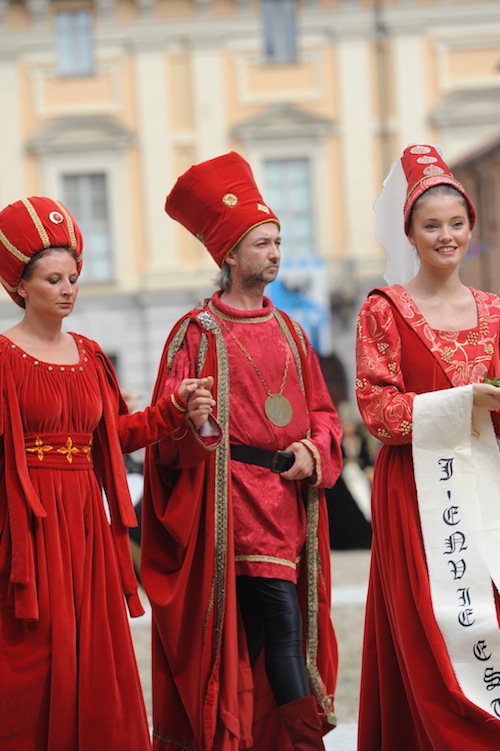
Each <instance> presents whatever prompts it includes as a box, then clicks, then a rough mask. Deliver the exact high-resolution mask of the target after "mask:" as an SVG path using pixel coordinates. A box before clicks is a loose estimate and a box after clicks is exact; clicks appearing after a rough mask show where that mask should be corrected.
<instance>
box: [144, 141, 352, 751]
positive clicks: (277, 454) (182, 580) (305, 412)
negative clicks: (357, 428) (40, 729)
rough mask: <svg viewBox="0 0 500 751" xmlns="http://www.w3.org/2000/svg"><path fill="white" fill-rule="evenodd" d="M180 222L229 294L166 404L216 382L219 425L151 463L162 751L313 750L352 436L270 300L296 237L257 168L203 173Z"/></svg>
mask: <svg viewBox="0 0 500 751" xmlns="http://www.w3.org/2000/svg"><path fill="white" fill-rule="evenodd" d="M166 211H167V213H168V214H169V215H170V216H171V217H172V218H174V219H176V220H177V221H179V222H180V223H181V224H182V225H183V226H184V227H186V228H187V229H188V230H189V231H190V232H192V234H194V235H195V236H197V237H198V238H200V239H201V240H202V242H203V243H204V244H205V246H206V247H207V250H208V251H209V252H210V254H211V255H212V257H213V258H214V259H215V261H216V262H217V264H218V265H219V267H220V269H221V271H220V273H219V279H218V281H219V287H220V289H219V290H218V291H217V292H216V293H215V294H214V295H213V296H212V298H210V299H209V300H206V301H205V302H204V303H203V304H201V305H200V307H198V308H196V309H194V310H191V311H190V312H188V313H187V314H186V315H185V316H183V318H182V319H181V320H180V321H179V322H178V323H177V324H176V325H175V326H174V328H173V330H172V332H171V334H170V336H169V338H168V340H167V343H166V346H165V350H164V353H163V356H162V360H161V364H160V369H159V373H158V378H157V382H156V387H155V391H154V397H153V400H154V401H156V400H157V399H159V398H160V397H161V395H162V394H163V393H164V391H165V390H166V389H167V390H168V389H170V388H171V386H170V384H171V383H178V382H179V378H182V377H184V376H185V375H193V376H194V375H197V376H199V377H205V376H210V377H213V378H214V389H213V394H214V397H215V399H216V407H215V409H214V414H213V416H211V417H210V418H209V419H208V420H207V422H206V424H205V426H204V428H203V429H202V430H201V431H200V432H199V433H197V432H196V431H195V430H194V429H191V426H190V424H189V421H188V423H187V428H186V427H184V428H183V430H182V431H181V430H178V431H175V432H174V433H173V435H172V437H171V439H168V440H165V441H162V442H161V443H159V444H158V445H157V446H155V447H154V448H152V449H151V450H150V451H148V453H147V456H146V476H145V496H144V501H143V543H142V555H143V560H142V578H143V583H144V586H145V588H146V591H147V594H148V596H149V598H150V600H151V604H152V609H153V637H152V638H153V725H154V729H153V734H154V748H155V749H156V751H172V749H190V750H191V749H192V751H211V750H212V749H213V750H214V751H237V749H249V748H253V749H255V751H291V750H292V749H300V750H301V751H313V750H316V749H323V748H324V746H323V741H322V736H323V734H324V733H325V732H327V731H328V730H329V729H330V728H331V727H332V726H334V725H335V724H336V721H335V716H334V710H333V694H334V689H335V683H336V674H337V648H336V641H335V635H334V631H333V627H332V623H331V620H330V590H331V587H330V558H329V537H328V521H327V509H326V505H325V501H324V492H323V489H324V488H326V487H331V486H332V485H333V484H334V482H335V480H336V479H337V477H338V475H339V473H340V468H341V461H342V459H341V450H340V438H341V430H340V424H339V420H338V417H337V413H336V411H335V409H334V407H333V405H332V403H331V400H330V397H329V394H328V391H327V388H326V385H325V383H324V380H323V377H322V375H321V371H320V367H319V364H318V358H317V356H316V353H315V352H314V351H313V349H312V347H311V345H310V344H309V342H308V340H307V337H306V336H305V334H304V332H303V330H302V329H301V328H300V326H298V325H297V324H296V323H294V322H293V321H291V320H290V319H289V318H288V316H287V315H286V314H285V313H283V312H282V311H279V310H277V309H276V308H275V307H274V306H273V304H272V302H271V300H269V299H268V298H267V297H265V296H264V289H265V287H266V285H267V284H268V283H270V282H272V281H274V279H275V278H276V276H277V274H278V269H279V262H280V236H279V231H280V225H279V221H278V219H277V217H276V216H275V215H274V213H273V212H272V211H271V209H270V208H269V207H268V206H267V205H266V204H265V203H264V200H263V198H262V196H261V195H260V193H259V190H258V188H257V186H256V184H255V182H254V179H253V175H252V172H251V169H250V167H249V165H248V164H247V162H246V161H245V160H244V159H242V158H241V157H240V156H239V155H238V154H236V153H234V152H231V153H229V154H225V155H223V156H221V157H217V158H216V159H212V160H209V161H208V162H203V163H202V164H198V165H195V166H193V167H191V169H189V170H188V171H187V172H186V173H185V174H184V175H182V176H181V177H180V178H179V180H178V181H177V183H176V185H175V186H174V188H173V190H172V192H171V193H170V195H169V196H168V198H167V202H166Z"/></svg>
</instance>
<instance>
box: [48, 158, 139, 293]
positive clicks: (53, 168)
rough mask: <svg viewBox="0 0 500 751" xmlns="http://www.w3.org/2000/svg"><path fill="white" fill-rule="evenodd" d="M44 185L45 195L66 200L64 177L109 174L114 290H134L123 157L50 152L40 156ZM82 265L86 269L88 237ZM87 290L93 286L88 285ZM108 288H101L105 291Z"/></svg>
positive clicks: (130, 230)
mask: <svg viewBox="0 0 500 751" xmlns="http://www.w3.org/2000/svg"><path fill="white" fill-rule="evenodd" d="M41 168H42V184H43V186H44V191H45V194H46V195H49V196H51V197H53V198H57V199H59V200H61V201H64V198H63V190H64V186H63V179H62V178H63V176H64V175H70V174H89V173H99V174H103V173H104V174H106V176H107V177H106V182H107V189H108V200H109V204H108V210H109V222H110V233H111V238H112V244H111V264H112V268H113V278H114V282H113V283H112V284H109V285H107V286H109V287H110V288H111V289H113V288H117V287H118V288H119V289H120V291H122V292H125V291H130V290H133V289H135V281H134V280H135V278H136V277H135V276H134V274H133V273H132V269H133V268H134V258H133V245H132V237H133V227H132V212H131V210H130V208H129V201H130V195H129V192H128V190H127V184H128V183H127V171H126V164H125V160H124V158H123V155H122V154H121V153H120V152H113V151H82V152H58V153H52V154H51V153H47V154H43V155H42V156H41ZM83 240H84V250H83V265H84V266H85V237H84V238H83ZM85 286H86V287H87V286H88V287H91V286H92V287H93V286H94V285H93V283H92V282H90V281H89V282H88V284H86V285H85ZM103 286H105V285H102V284H100V285H98V288H103Z"/></svg>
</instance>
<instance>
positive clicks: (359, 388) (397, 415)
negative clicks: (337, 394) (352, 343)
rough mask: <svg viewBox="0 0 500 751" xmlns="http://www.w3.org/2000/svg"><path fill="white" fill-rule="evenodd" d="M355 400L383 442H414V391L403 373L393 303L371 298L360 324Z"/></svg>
mask: <svg viewBox="0 0 500 751" xmlns="http://www.w3.org/2000/svg"><path fill="white" fill-rule="evenodd" d="M356 397H357V401H358V407H359V410H360V413H361V417H362V418H363V420H364V422H365V424H366V426H367V428H368V430H369V431H370V433H372V435H374V436H375V437H376V438H378V439H379V440H380V441H382V443H386V444H390V445H398V444H403V443H411V439H412V415H413V399H414V397H415V393H414V392H407V391H406V388H405V383H404V378H403V374H402V372H401V339H400V335H399V331H398V328H397V326H396V323H395V321H394V315H393V311H392V307H391V305H390V303H389V302H388V301H387V300H386V299H385V298H384V297H381V296H378V295H373V296H370V297H369V298H368V299H367V300H366V302H365V303H364V305H363V307H362V308H361V311H360V314H359V316H358V321H357V333H356Z"/></svg>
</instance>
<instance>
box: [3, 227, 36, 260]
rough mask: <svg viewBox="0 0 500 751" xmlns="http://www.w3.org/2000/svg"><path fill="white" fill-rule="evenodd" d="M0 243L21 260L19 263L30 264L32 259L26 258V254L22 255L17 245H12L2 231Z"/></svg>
mask: <svg viewBox="0 0 500 751" xmlns="http://www.w3.org/2000/svg"><path fill="white" fill-rule="evenodd" d="M0 241H1V242H2V243H3V245H5V247H6V249H7V250H8V251H9V253H12V255H13V256H15V257H16V258H17V259H19V261H22V262H23V263H29V261H30V260H31V258H30V257H29V256H25V255H24V253H21V251H20V250H19V249H18V248H16V246H15V245H12V243H11V242H10V240H8V239H7V237H6V236H5V235H4V233H3V232H2V230H1V229H0Z"/></svg>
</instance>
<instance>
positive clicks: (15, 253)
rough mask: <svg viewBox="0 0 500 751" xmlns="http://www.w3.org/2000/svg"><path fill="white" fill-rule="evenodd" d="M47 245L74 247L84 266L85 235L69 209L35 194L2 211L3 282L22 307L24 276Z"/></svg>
mask: <svg viewBox="0 0 500 751" xmlns="http://www.w3.org/2000/svg"><path fill="white" fill-rule="evenodd" d="M46 248H71V249H72V250H74V251H75V253H76V257H77V271H78V274H79V273H80V271H81V268H82V251H83V238H82V233H81V232H80V228H79V227H78V224H77V223H76V222H75V220H74V219H73V217H72V216H71V214H70V213H69V211H68V209H67V208H66V207H65V206H63V204H62V203H60V202H59V201H54V200H53V199H52V198H45V197H40V196H33V197H31V198H23V199H21V200H20V201H16V202H15V203H11V204H10V205H9V206H6V207H5V209H3V211H0V282H1V283H2V285H3V287H4V288H5V289H6V290H7V292H8V293H9V295H10V296H11V297H12V299H13V300H14V302H16V303H17V304H18V305H19V306H20V307H22V308H24V299H23V298H22V297H21V296H20V295H19V294H18V293H17V288H18V285H19V282H20V280H21V276H22V274H23V272H24V269H25V268H26V266H27V264H28V263H29V262H30V261H31V259H32V258H33V256H34V255H35V253H38V251H40V250H44V249H46Z"/></svg>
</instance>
